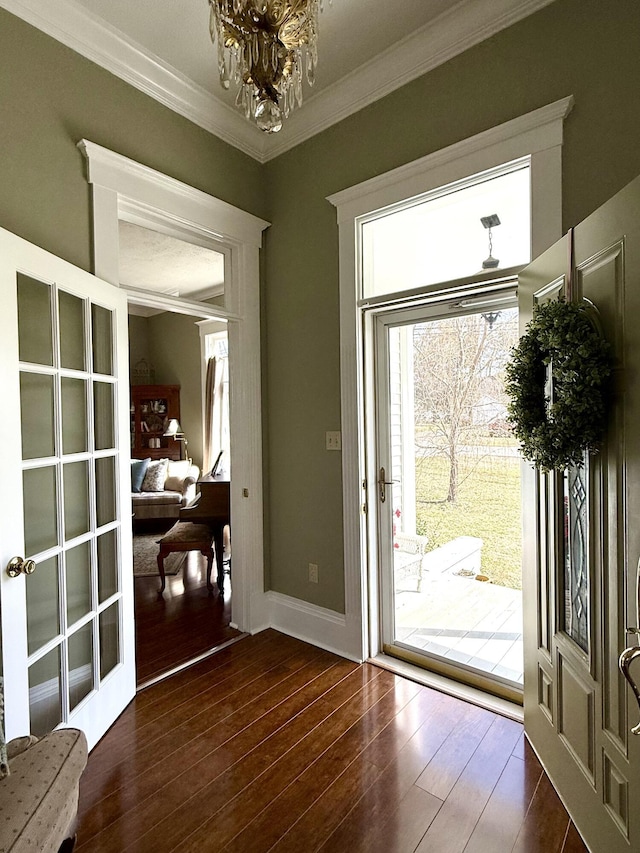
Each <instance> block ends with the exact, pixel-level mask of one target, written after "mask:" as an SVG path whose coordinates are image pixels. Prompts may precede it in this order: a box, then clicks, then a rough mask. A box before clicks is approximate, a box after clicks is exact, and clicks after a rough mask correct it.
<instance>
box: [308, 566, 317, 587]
mask: <svg viewBox="0 0 640 853" xmlns="http://www.w3.org/2000/svg"><path fill="white" fill-rule="evenodd" d="M309 583H318V566H317V564H316V563H309Z"/></svg>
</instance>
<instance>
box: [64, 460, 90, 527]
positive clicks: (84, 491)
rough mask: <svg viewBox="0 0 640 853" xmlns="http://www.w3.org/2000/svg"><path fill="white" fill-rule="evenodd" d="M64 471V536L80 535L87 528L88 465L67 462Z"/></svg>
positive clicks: (85, 463)
mask: <svg viewBox="0 0 640 853" xmlns="http://www.w3.org/2000/svg"><path fill="white" fill-rule="evenodd" d="M63 472H64V538H65V541H69V539H75V537H76V536H82V534H83V533H86V532H87V531H88V530H89V482H88V480H89V466H88V464H87V462H68V463H67V464H66V465H63Z"/></svg>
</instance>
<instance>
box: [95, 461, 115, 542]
mask: <svg viewBox="0 0 640 853" xmlns="http://www.w3.org/2000/svg"><path fill="white" fill-rule="evenodd" d="M96 509H97V520H98V527H102V525H103V524H108V523H109V522H110V521H115V519H116V466H115V458H114V457H113V456H106V457H104V458H102V459H96Z"/></svg>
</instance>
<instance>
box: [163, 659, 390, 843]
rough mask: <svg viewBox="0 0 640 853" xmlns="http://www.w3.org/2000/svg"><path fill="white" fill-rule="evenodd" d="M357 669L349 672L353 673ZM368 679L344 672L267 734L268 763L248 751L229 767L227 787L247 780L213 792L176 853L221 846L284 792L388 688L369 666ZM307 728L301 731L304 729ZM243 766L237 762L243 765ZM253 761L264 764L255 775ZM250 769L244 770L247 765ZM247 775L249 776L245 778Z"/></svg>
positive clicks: (265, 745)
mask: <svg viewBox="0 0 640 853" xmlns="http://www.w3.org/2000/svg"><path fill="white" fill-rule="evenodd" d="M355 675H356V673H354V674H353V676H355ZM371 675H372V678H371V679H370V681H368V682H367V684H365V685H364V686H361V687H360V689H358V690H355V688H356V687H358V684H357V681H356V679H355V677H353V676H349V678H346V679H344V681H343V682H341V683H340V684H339V685H337V686H336V687H335V688H333V690H331V691H329V692H328V693H327V694H326V695H325V696H323V697H321V700H320V701H319V702H317V703H316V707H315V708H314V707H313V706H310V707H309V708H308V709H306V710H305V711H304V712H303V713H302V714H301V715H300V717H299V718H298V720H297V721H296V723H295V728H294V726H289V727H287V728H285V729H283V730H281V731H280V732H277V733H276V734H275V735H274V736H273V737H272V739H271V740H272V742H271V743H267V742H265V744H264V745H263V747H264V748H268V755H269V757H270V758H271V759H272V763H271V764H269V763H268V762H267V761H264V760H263V761H260V755H257V756H256V755H252V756H247V759H246V761H245V762H242V763H240V764H239V765H237V767H236V768H234V779H233V780H226V779H225V780H222V781H224V782H225V783H226V786H227V787H229V786H230V785H231V784H237V783H238V782H239V781H244V782H247V784H245V785H244V787H242V788H241V789H240V790H239V791H238V793H237V794H236V795H235V796H234V797H233V798H232V799H229V800H228V801H221V800H220V797H219V796H216V804H217V803H218V802H219V801H221V802H222V805H223V808H221V809H220V810H219V811H217V812H215V813H214V814H212V815H211V817H210V818H209V819H208V820H207V821H206V822H205V823H203V824H202V826H201V827H200V828H199V829H198V831H197V832H195V833H194V834H193V835H191V836H190V837H189V838H188V839H186V841H185V842H184V843H183V844H181V845H180V846H179V847H178V848H177V849H178V850H179V851H180V853H187V851H199V850H203V849H207V850H211V851H215V850H221V849H222V848H223V847H224V846H225V844H226V843H227V842H228V841H230V840H231V839H232V838H233V837H234V836H235V835H237V834H238V832H239V831H240V830H241V829H242V828H243V827H244V826H246V825H247V824H248V823H249V822H250V821H251V820H253V818H254V817H256V816H257V815H258V814H260V813H261V812H262V811H263V810H264V809H265V808H266V807H267V806H268V805H269V804H270V803H271V802H273V800H274V799H275V798H276V797H277V796H278V795H279V794H280V793H281V792H282V791H284V790H285V789H286V788H287V786H288V785H290V784H291V783H292V782H293V781H294V780H295V779H296V778H297V777H298V776H300V775H301V774H302V773H303V772H304V770H305V769H306V768H307V767H308V766H309V764H310V763H311V762H313V761H314V760H315V759H316V758H317V757H319V756H320V755H322V754H323V753H324V752H325V751H326V750H327V749H328V748H329V747H330V746H331V745H332V744H333V743H335V741H336V740H337V739H338V738H339V737H340V736H341V735H342V734H343V733H344V732H346V731H348V730H349V728H350V727H351V726H353V725H355V724H357V723H358V722H359V721H360V720H361V719H362V717H363V715H364V714H365V713H366V712H367V710H368V709H369V708H370V707H371V706H372V705H374V704H375V703H376V702H377V701H378V700H379V699H380V698H381V697H382V696H383V695H385V694H386V693H388V691H389V690H390V684H389V682H388V680H387V679H382V678H380V671H379V670H378V671H376V670H374V669H373V668H372V672H371ZM305 729H306V731H305ZM243 764H244V765H246V766H242V765H243ZM256 764H259V766H260V767H264V769H263V770H262V772H261V773H260V775H258V776H256V775H255V772H253V769H254V767H255V765H256ZM248 769H249V770H250V771H251V772H250V773H249V774H247V770H248ZM247 780H250V781H247Z"/></svg>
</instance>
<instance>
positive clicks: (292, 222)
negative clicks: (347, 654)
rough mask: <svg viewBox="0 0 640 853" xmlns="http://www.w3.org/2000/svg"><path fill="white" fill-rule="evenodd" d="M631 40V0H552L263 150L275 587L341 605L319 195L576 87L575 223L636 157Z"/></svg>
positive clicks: (326, 261)
mask: <svg viewBox="0 0 640 853" xmlns="http://www.w3.org/2000/svg"><path fill="white" fill-rule="evenodd" d="M639 55H640V8H639V5H638V4H637V3H636V2H634V0H612V2H607V3H602V2H601V0H556V2H555V3H553V4H552V5H550V6H548V7H547V8H545V9H543V10H541V11H540V12H538V13H536V14H535V15H532V16H530V17H529V18H527V19H525V20H524V21H521V22H520V23H518V24H516V25H514V26H513V27H511V28H509V29H508V30H505V31H504V32H502V33H499V34H498V35H496V36H495V37H493V38H491V39H489V40H488V41H486V42H485V43H483V44H481V45H479V46H477V47H474V48H472V49H471V50H469V51H467V52H465V53H464V54H462V55H461V56H459V57H457V58H455V59H453V60H451V61H450V62H448V63H446V64H445V65H443V66H441V67H439V68H437V69H435V70H434V71H432V72H431V73H429V74H427V75H425V76H424V77H422V78H420V79H418V80H416V81H414V82H412V83H410V84H409V85H407V86H405V87H404V88H402V89H401V90H399V91H398V92H395V93H393V94H391V95H389V96H387V97H386V98H384V99H382V100H380V101H378V102H376V103H375V104H373V105H372V106H370V107H368V108H366V109H364V110H362V111H361V112H360V113H358V114H357V115H354V116H352V117H350V118H348V119H346V120H344V121H342V122H341V123H340V124H338V125H336V126H335V127H332V128H330V129H329V130H327V131H325V132H324V133H322V134H319V135H318V136H316V137H314V138H313V139H311V140H309V141H308V142H306V143H304V144H302V145H299V146H298V147H297V148H295V149H294V150H292V151H291V152H288V153H286V154H284V155H282V156H281V157H279V158H277V159H276V160H274V161H272V162H270V163H268V164H267V165H266V167H265V168H266V174H267V182H268V192H269V202H270V206H269V211H268V216H267V218H268V219H270V220H271V222H272V223H273V225H272V227H271V228H270V229H269V231H268V232H267V235H266V240H267V247H266V248H267V251H266V267H265V279H266V290H265V295H264V302H265V312H264V313H265V317H264V319H265V323H264V329H265V340H266V348H267V356H266V384H267V388H268V408H267V411H266V422H267V430H268V465H269V512H270V523H269V535H270V543H271V558H270V570H271V588H272V589H274V590H277V591H279V592H282V593H286V594H289V595H292V596H297V597H300V598H304V599H306V600H308V601H312V602H314V603H316V604H319V605H322V606H325V607H329V608H334V609H337V610H341V609H342V607H343V585H344V584H343V555H342V494H341V471H340V454H336V453H328V452H327V451H326V450H325V449H324V432H325V430H330V429H338V428H339V417H340V378H339V305H338V241H337V228H336V224H335V222H336V217H335V210H334V209H333V207H332V206H331V205H330V204H329V203H328V202H327V201H325V198H326V196H327V195H330V194H331V193H334V192H336V191H337V190H341V189H344V188H345V187H349V186H353V185H354V184H357V183H359V182H360V181H363V180H366V179H367V178H370V177H373V176H374V175H378V174H381V173H383V172H386V171H388V170H389V169H393V168H395V167H397V166H400V165H402V164H404V163H408V162H410V161H412V160H415V159H417V158H419V157H423V156H425V155H426V154H429V153H431V152H433V151H437V150H439V149H440V148H443V147H445V146H447V145H450V144H452V143H454V142H457V141H459V140H462V139H465V138H467V137H469V136H472V135H473V134H476V133H479V132H480V131H482V130H486V129H488V128H490V127H493V126H495V125H497V124H500V123H501V122H504V121H508V120H509V119H512V118H515V117H517V116H519V115H522V114H523V113H527V112H529V111H531V110H534V109H536V108H538V107H541V106H544V105H545V104H548V103H551V102H553V101H555V100H558V99H559V98H562V97H565V96H567V95H571V94H573V95H575V98H576V105H575V107H574V109H573V112H572V113H571V114H570V115H569V117H568V120H567V121H566V123H565V130H566V134H565V145H564V151H563V180H564V205H563V208H564V209H563V219H564V227H565V228H568V227H569V226H571V225H573V224H576V223H577V222H579V221H580V220H581V219H583V218H584V217H586V216H587V215H588V214H589V213H590V212H591V211H593V210H594V209H595V208H596V207H598V206H599V205H600V204H601V203H603V202H604V201H605V200H606V199H608V198H609V197H610V196H611V195H613V194H614V193H615V192H616V191H617V190H618V189H620V188H621V187H622V186H624V185H625V184H626V183H627V182H628V181H630V180H631V179H632V178H634V177H635V176H636V175H637V174H639V173H640V134H639V131H640V98H639V97H638V91H639V90H640V62H639V60H638V57H639ZM283 132H285V131H283ZM427 261H428V254H427V253H425V262H427ZM351 499H352V500H353V501H354V502H356V503H357V502H359V501H360V495H352V496H351ZM309 562H314V563H318V565H319V567H320V583H319V584H318V585H317V586H316V585H315V584H310V583H309V582H308V580H307V564H308V563H309Z"/></svg>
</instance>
